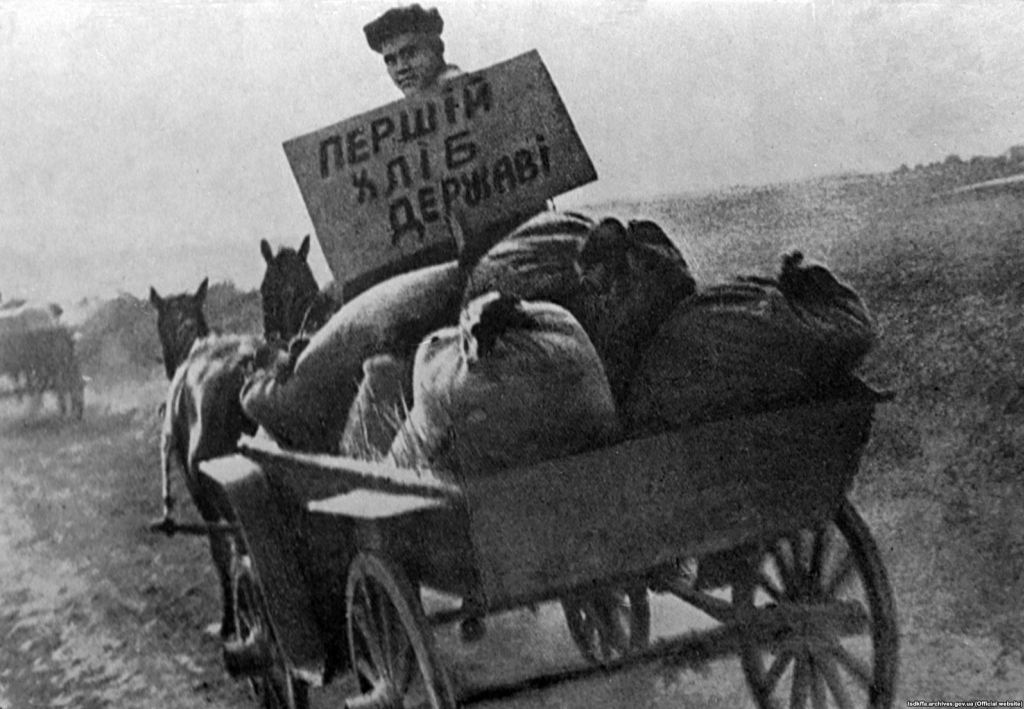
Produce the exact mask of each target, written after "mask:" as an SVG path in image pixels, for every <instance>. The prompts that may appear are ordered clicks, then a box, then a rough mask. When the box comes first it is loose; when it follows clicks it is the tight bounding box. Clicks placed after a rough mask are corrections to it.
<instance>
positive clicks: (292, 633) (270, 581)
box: [200, 455, 326, 683]
mask: <svg viewBox="0 0 1024 709" xmlns="http://www.w3.org/2000/svg"><path fill="white" fill-rule="evenodd" d="M200 470H201V472H202V474H203V475H206V476H207V477H208V478H210V479H211V480H212V481H213V482H214V483H216V484H217V485H218V486H219V487H220V488H221V490H222V491H223V493H224V494H225V496H226V498H227V499H228V500H229V501H230V503H231V507H232V509H233V510H234V513H235V516H236V518H237V520H238V522H239V523H240V524H241V536H242V540H243V543H244V544H245V548H246V549H247V550H248V552H249V556H250V559H251V560H252V565H253V569H254V570H255V572H256V577H257V578H258V579H259V581H260V584H261V586H262V589H263V596H264V599H265V601H266V604H267V610H268V613H269V615H270V618H269V619H268V620H269V622H270V623H271V626H272V627H273V630H274V634H275V636H276V637H277V639H278V642H279V643H280V646H281V650H282V652H283V653H284V655H285V657H286V658H287V660H288V664H289V665H290V666H291V667H292V668H294V669H295V670H296V671H297V672H298V673H299V674H300V675H301V676H302V677H303V678H305V679H306V680H307V681H310V682H313V683H319V682H320V680H321V678H322V677H323V673H324V669H325V654H326V650H325V641H324V637H323V635H322V634H321V632H320V628H319V626H318V624H317V621H316V616H315V613H314V608H313V601H312V598H311V596H310V593H309V587H308V585H307V583H306V582H305V575H304V573H303V571H304V570H303V568H302V564H301V562H300V556H299V555H298V554H297V553H296V552H297V549H296V545H295V543H294V540H293V539H292V538H291V530H292V529H293V527H292V525H291V524H290V521H289V520H288V519H286V518H285V517H284V516H283V515H282V510H281V509H280V508H279V506H278V504H277V500H276V496H275V495H273V494H272V491H271V489H270V487H269V485H268V484H267V480H266V478H265V476H264V475H263V474H262V471H261V470H260V467H259V465H258V464H256V463H254V462H253V461H250V460H247V459H246V458H245V457H243V456H241V455H232V456H225V457H223V458H217V459H214V460H211V461H207V462H204V463H201V464H200Z"/></svg>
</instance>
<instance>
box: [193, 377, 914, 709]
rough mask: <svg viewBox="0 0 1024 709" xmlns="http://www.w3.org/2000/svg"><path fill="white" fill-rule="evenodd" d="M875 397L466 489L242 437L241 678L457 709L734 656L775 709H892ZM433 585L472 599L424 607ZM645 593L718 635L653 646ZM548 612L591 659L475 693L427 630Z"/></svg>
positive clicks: (281, 700) (224, 467)
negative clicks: (637, 669)
mask: <svg viewBox="0 0 1024 709" xmlns="http://www.w3.org/2000/svg"><path fill="white" fill-rule="evenodd" d="M881 399H882V397H880V395H879V394H877V393H876V392H874V391H873V390H871V389H870V388H868V387H867V386H865V385H863V384H861V383H860V382H856V385H855V386H852V387H850V388H849V389H848V390H846V391H844V392H843V393H842V394H841V395H837V396H835V397H831V398H829V399H827V400H818V401H805V402H801V403H798V404H794V405H792V406H788V407H783V408H776V409H774V410H770V411H765V412H762V413H757V414H752V415H745V416H742V417H736V418H731V419H724V420H719V421H713V422H708V423H705V424H702V425H700V426H696V427H694V428H691V429H689V430H684V431H679V432H672V433H666V434H662V435H657V436H652V437H647V438H643V439H637V440H631V441H626V442H623V443H621V444H618V445H615V446H611V447H607V448H603V449H600V450H595V451H592V452H589V453H585V454H581V455H575V456H572V457H567V458H562V459H558V460H553V461H549V462H545V463H541V464H539V465H533V466H530V467H528V468H521V469H515V470H506V471H502V472H501V473H496V474H494V475H486V474H482V475H474V476H469V477H467V478H466V479H465V480H463V481H460V482H459V484H457V485H454V484H450V483H448V482H444V481H441V480H438V479H435V478H433V477H431V476H430V475H429V474H427V473H423V474H420V473H417V472H416V471H411V470H399V469H389V468H387V467H385V466H381V465H377V464H372V463H366V462H361V461H355V460H349V459H344V458H338V457H330V456H324V455H313V454H302V453H294V452H287V451H283V450H281V449H279V448H277V446H275V445H274V444H272V443H270V442H268V441H264V440H261V439H257V438H252V439H245V440H244V441H243V444H242V446H241V451H242V452H241V453H240V454H239V455H234V456H230V457H225V458H220V459H217V460H213V461H210V462H208V463H206V464H204V465H203V471H204V474H205V475H206V476H208V477H209V478H210V479H211V480H212V481H214V482H215V483H216V485H217V486H218V489H219V491H220V492H222V493H223V496H224V502H225V504H229V505H230V506H231V513H232V514H233V515H234V517H235V526H234V529H235V530H236V542H237V543H236V545H235V546H236V549H237V554H236V558H235V562H236V563H235V564H234V567H235V568H234V583H235V592H236V600H237V603H236V608H237V611H236V612H237V620H238V629H239V634H240V636H241V638H242V640H243V642H242V643H241V646H243V650H242V651H240V653H239V655H238V656H239V657H242V658H243V660H245V661H243V662H242V663H241V665H242V666H241V667H236V668H235V669H237V670H240V671H241V672H243V673H245V674H247V675H248V677H249V680H250V681H251V682H252V683H253V686H254V687H255V688H256V689H257V694H258V696H259V698H260V701H261V702H262V704H263V705H264V706H267V707H275V706H282V707H302V706H305V705H307V703H308V687H309V686H310V685H314V686H316V685H319V684H323V683H325V682H328V681H331V679H332V677H334V676H337V675H338V674H339V673H340V672H342V671H347V670H352V671H354V673H355V678H356V679H357V681H358V686H359V689H360V690H361V692H362V694H361V695H358V696H354V697H352V698H351V699H349V700H348V704H347V705H348V706H350V707H381V708H383V707H407V706H429V707H453V706H456V705H466V704H471V703H473V702H475V701H481V700H485V699H494V698H496V697H500V696H504V695H508V694H512V693H516V692H518V691H521V690H523V689H524V688H538V687H543V686H546V685H548V684H552V683H556V682H559V681H563V680H566V679H573V678H580V677H584V676H586V675H588V674H592V673H600V672H607V671H609V670H611V669H616V668H624V667H628V666H633V665H636V664H640V663H645V662H651V661H655V660H659V659H661V660H675V661H683V662H685V661H686V660H687V658H692V659H693V660H699V659H708V658H709V657H715V656H720V655H725V654H738V655H739V656H740V658H741V660H742V667H743V671H744V674H745V676H746V680H747V683H748V685H749V687H750V690H751V692H752V694H753V696H754V699H755V701H756V703H757V704H758V706H760V707H774V706H782V705H783V704H787V705H789V706H813V707H815V709H817V708H818V707H826V706H837V707H840V708H841V709H846V708H847V707H889V706H892V704H893V697H894V685H895V681H896V666H897V654H898V653H897V645H898V631H897V626H896V617H895V608H894V603H893V598H892V592H891V589H890V586H889V582H888V580H887V576H886V572H885V569H884V566H883V564H882V561H881V558H880V556H879V553H878V550H877V548H876V545H875V542H874V541H873V540H872V538H871V535H870V533H869V531H868V529H867V527H866V526H865V524H864V522H863V520H862V519H861V517H860V515H859V514H858V513H857V512H856V510H854V508H853V506H852V505H851V504H850V502H849V501H848V500H847V493H848V491H849V490H850V487H851V484H852V482H853V479H854V476H855V474H856V471H857V469H858V465H859V461H860V457H861V454H862V451H863V448H864V446H865V444H866V442H867V440H868V436H869V432H870V428H871V422H872V418H873V413H874V409H875V406H876V404H877V403H878V402H879V401H880V400H881ZM691 558H697V559H699V567H698V568H699V573H698V574H697V575H696V578H693V577H692V575H687V574H686V573H684V571H683V568H684V566H685V564H684V563H683V561H684V560H687V559H691ZM422 589H436V590H438V591H440V592H442V593H444V594H449V595H451V596H454V597H457V598H458V599H459V600H460V601H461V603H460V604H459V605H458V606H457V607H450V608H444V609H442V610H439V611H436V612H432V613H430V614H427V613H426V612H425V610H424V604H423V602H422V597H421V590H422ZM725 589H730V592H729V593H728V595H727V594H726V593H725V592H724V591H725ZM650 593H657V594H672V595H674V596H676V597H678V598H679V599H681V600H682V601H684V602H685V603H687V604H690V605H691V606H693V607H695V608H697V609H699V610H701V611H703V612H704V613H706V614H708V615H709V616H711V617H712V618H714V619H715V620H717V621H719V623H720V624H719V625H717V626H715V627H714V628H712V629H711V630H708V631H703V632H695V631H694V632H689V633H686V634H684V635H682V636H679V637H675V638H669V639H659V640H657V641H654V642H651V641H650V607H649V601H648V596H649V594H650ZM726 599H728V600H726ZM544 601H559V602H560V603H561V604H562V606H563V609H564V611H565V617H566V621H567V624H568V627H569V630H570V634H571V636H572V638H573V640H574V641H575V643H576V644H577V646H578V647H579V649H580V651H581V652H582V654H583V656H584V657H585V658H586V659H587V663H586V664H585V665H581V664H578V665H577V666H575V667H574V668H572V669H564V668H562V669H560V670H559V671H557V672H553V673H550V674H547V675H543V676H540V677H532V678H529V679H524V680H522V681H516V682H509V683H507V684H503V685H501V686H497V687H495V686H489V687H476V686H470V685H469V684H468V683H465V682H462V681H460V679H459V677H458V676H457V674H456V673H457V668H452V669H451V670H450V669H449V668H447V667H445V666H444V665H443V664H442V663H441V662H440V661H439V654H438V651H437V648H436V646H435V642H434V638H433V632H432V627H434V626H437V625H439V624H444V623H455V622H460V621H461V622H463V630H464V634H473V632H474V631H475V630H479V628H480V622H481V619H482V618H484V617H485V616H486V615H487V614H489V613H494V612H498V611H503V610H508V609H512V608H515V607H520V606H527V605H532V604H536V603H540V602H544ZM237 662H238V659H237V657H236V663H237Z"/></svg>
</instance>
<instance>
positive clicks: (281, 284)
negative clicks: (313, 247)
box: [260, 234, 321, 342]
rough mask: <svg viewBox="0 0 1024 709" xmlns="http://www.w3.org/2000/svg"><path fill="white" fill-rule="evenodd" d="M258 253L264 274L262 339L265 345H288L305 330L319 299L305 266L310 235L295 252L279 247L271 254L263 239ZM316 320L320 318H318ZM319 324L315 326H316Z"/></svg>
mask: <svg viewBox="0 0 1024 709" xmlns="http://www.w3.org/2000/svg"><path fill="white" fill-rule="evenodd" d="M260 252H261V253H262V254H263V260H264V261H266V262H267V270H266V272H265V273H264V274H263V282H262V283H260V298H261V299H262V301H263V335H264V337H266V339H267V340H268V341H273V340H277V341H284V342H288V341H290V340H291V339H292V338H293V337H295V335H297V334H299V333H300V332H302V331H303V330H304V329H308V326H309V325H311V324H312V323H309V322H307V320H308V319H309V317H310V310H311V308H313V307H314V306H315V305H316V304H317V302H318V301H319V299H320V289H319V287H318V286H317V284H316V279H315V278H314V277H313V270H312V269H311V268H310V267H309V264H308V263H307V262H306V257H307V256H309V235H308V234H307V235H306V238H304V239H303V240H302V244H301V245H300V246H299V248H298V249H293V248H291V247H290V246H282V247H281V248H279V249H278V250H277V253H276V254H274V253H273V251H272V250H271V248H270V244H269V243H267V240H266V239H263V240H261V241H260ZM318 319H319V318H318ZM320 324H321V323H319V322H317V323H315V325H316V326H319V325H320Z"/></svg>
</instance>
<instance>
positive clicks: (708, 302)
mask: <svg viewBox="0 0 1024 709" xmlns="http://www.w3.org/2000/svg"><path fill="white" fill-rule="evenodd" d="M874 340H875V329H874V323H873V320H872V318H871V315H870V314H869V312H868V310H867V307H866V306H865V305H864V303H863V301H862V300H861V299H860V297H859V296H858V295H857V294H856V293H855V292H854V291H853V290H852V289H850V288H849V287H847V286H845V285H843V284H841V283H839V281H837V280H836V279H835V277H834V276H833V275H832V274H831V273H830V272H829V271H828V269H826V268H825V267H823V266H819V265H811V266H804V265H803V264H802V256H801V255H800V254H799V253H796V254H793V255H791V256H787V257H786V259H785V261H784V265H783V270H782V273H781V275H780V276H779V278H778V279H776V280H769V279H757V278H753V279H743V280H738V281H736V282H734V283H730V284H727V285H720V286H715V287H711V288H708V289H706V290H704V291H702V292H701V293H700V294H698V295H695V296H692V297H690V298H688V299H687V300H685V301H683V302H682V303H681V304H680V305H679V306H678V307H677V308H676V310H675V312H674V313H672V315H671V316H670V317H669V318H668V320H667V321H666V322H665V324H664V325H663V326H662V327H661V329H660V330H659V331H658V333H657V334H656V335H655V336H654V338H652V340H651V342H650V344H649V346H648V347H647V350H646V351H645V352H644V354H643V357H642V360H641V363H640V366H639V368H638V370H637V373H636V376H635V378H634V380H633V382H632V384H631V387H630V391H629V395H628V397H627V398H626V401H625V404H624V405H623V409H622V411H623V418H624V421H625V425H626V427H627V430H628V433H629V435H644V434H650V433H656V432H660V431H665V430H671V429H678V428H681V427H685V426H687V425H691V424H694V423H698V422H700V421H705V420H710V419H714V418H721V417H724V416H730V415H735V414H743V413H749V412H753V411H758V410H763V409H765V408H769V407H772V406H776V405H780V404H783V403H786V402H793V401H799V400H805V399H811V398H816V397H821V396H825V395H827V394H828V392H829V391H831V390H833V389H834V388H837V387H839V386H841V385H842V384H844V383H846V382H847V381H848V377H849V375H850V373H851V372H852V371H853V370H854V369H855V368H856V367H857V366H858V365H859V364H860V362H861V360H862V359H863V358H864V356H865V355H866V354H867V352H868V351H869V350H870V348H871V346H872V344H873V343H874Z"/></svg>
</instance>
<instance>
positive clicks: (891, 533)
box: [0, 381, 1024, 709]
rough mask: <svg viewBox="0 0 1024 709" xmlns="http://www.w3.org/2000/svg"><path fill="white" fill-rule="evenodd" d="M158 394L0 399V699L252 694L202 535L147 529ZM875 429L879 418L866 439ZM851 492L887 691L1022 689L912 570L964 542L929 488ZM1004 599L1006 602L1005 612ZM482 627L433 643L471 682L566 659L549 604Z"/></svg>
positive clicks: (84, 704)
mask: <svg viewBox="0 0 1024 709" xmlns="http://www.w3.org/2000/svg"><path fill="white" fill-rule="evenodd" d="M161 389H162V382H159V381H155V382H153V383H149V384H139V385H137V386H135V385H133V386H131V387H123V388H122V389H120V390H118V389H111V390H110V391H108V392H106V393H105V394H97V393H96V392H93V393H92V399H91V403H90V405H89V408H88V410H87V412H86V418H85V420H84V421H83V422H81V423H65V422H62V421H60V420H59V419H58V418H56V416H55V415H54V413H53V411H52V410H50V409H49V408H47V409H44V410H43V411H42V412H40V413H38V414H36V415H34V416H26V415H25V414H24V412H23V411H21V410H20V409H18V408H17V407H15V406H14V405H13V404H10V405H6V404H5V406H4V407H3V409H2V410H0V461H2V481H0V482H2V484H0V559H2V560H3V570H2V573H0V600H2V606H0V608H2V611H0V707H2V708H3V709H32V708H35V707H40V708H42V707H73V708H76V709H78V708H81V709H93V708H99V707H162V708H164V709H185V708H186V707H196V706H206V707H215V708H218V709H236V708H240V707H249V706H252V704H251V701H250V698H249V696H248V694H247V690H246V687H245V686H244V685H242V684H240V683H236V682H234V681H232V680H230V679H229V678H228V677H227V676H226V675H225V673H224V672H223V669H222V664H221V659H220V656H219V645H218V643H217V642H215V641H214V640H213V639H212V638H209V637H206V636H204V635H203V633H202V628H203V627H204V626H206V625H207V624H209V623H212V622H213V621H215V620H217V618H216V613H217V609H218V602H217V597H216V585H215V580H214V576H213V573H212V570H211V568H210V564H209V560H208V552H207V549H206V546H205V543H204V542H202V541H200V540H197V539H194V538H181V537H178V538H173V539H166V538H163V537H157V536H154V535H152V534H151V533H148V532H146V531H145V530H144V526H145V522H146V521H147V520H148V519H150V518H151V517H153V516H155V514H157V512H158V474H157V472H158V459H157V450H158V446H157V424H156V412H155V409H156V403H157V402H158V401H159V395H160V391H161ZM890 424H891V422H887V421H886V420H883V421H882V422H881V423H880V426H881V430H882V433H881V434H880V437H881V438H883V439H884V438H885V436H886V434H885V431H886V430H887V428H886V427H887V426H889V425H890ZM940 453H941V452H940V451H939V452H937V454H940ZM857 496H858V498H859V499H858V502H859V504H860V505H861V508H862V509H863V510H864V511H865V516H866V517H867V518H868V521H869V523H870V524H871V526H872V528H873V529H874V531H875V534H876V536H877V537H878V538H879V540H880V542H881V545H882V547H883V554H884V555H885V556H886V557H887V562H888V563H889V564H890V568H891V571H892V576H893V581H894V584H895V586H896V591H897V603H898V604H899V606H900V615H901V627H902V629H903V665H902V670H901V690H900V695H899V701H898V704H899V705H903V703H904V702H905V701H906V700H909V699H927V698H929V697H930V698H933V699H944V698H991V699H995V700H999V699H1018V698H1021V695H1022V694H1024V669H1022V665H1021V662H1020V655H1019V654H1016V653H1015V652H1014V651H1013V650H1012V646H1011V645H1010V644H1008V643H1007V642H1006V638H1003V637H1000V636H999V635H998V634H997V633H994V632H992V631H991V628H992V627H994V626H993V625H992V624H981V625H979V624H978V623H973V624H971V623H968V622H966V619H961V618H960V617H958V616H957V612H962V610H963V609H962V607H961V606H958V605H957V604H956V598H955V597H951V596H950V595H949V594H948V593H947V594H945V595H944V594H943V589H942V586H941V584H936V583H932V582H930V581H928V580H927V579H929V577H930V576H931V577H935V578H940V576H941V575H940V574H939V573H938V572H937V571H936V569H937V568H938V567H939V566H948V565H949V564H950V563H954V564H955V563H956V560H955V557H954V555H955V554H959V553H961V552H962V551H963V550H958V549H957V548H955V545H950V546H946V547H942V546H941V545H937V544H936V543H935V540H936V534H938V525H937V524H936V523H935V521H934V519H933V518H932V517H930V516H929V514H930V513H929V510H928V509H927V508H922V505H925V504H927V501H926V499H925V498H924V497H921V498H920V499H917V498H913V497H908V498H906V499H903V500H902V501H901V502H900V505H899V506H898V507H897V506H896V505H890V504H883V503H881V502H878V501H877V500H878V499H879V496H878V495H877V491H874V490H872V489H871V487H870V486H868V487H867V488H865V489H863V490H861V491H858V493H857ZM950 591H951V592H955V591H956V589H955V588H953V589H950ZM1017 607H1018V606H1014V605H1010V606H1008V608H1009V609H1010V611H1011V612H1012V610H1013V609H1014V608H1017ZM981 610H982V611H985V612H987V608H986V607H981ZM961 621H963V622H961ZM700 622H701V620H700V618H699V617H697V616H696V615H687V614H686V613H684V612H682V611H680V610H679V606H678V605H674V604H669V603H667V602H662V601H660V600H659V601H656V602H655V608H654V626H655V631H656V632H662V633H664V632H672V631H678V630H681V629H685V628H686V627H689V626H691V625H693V624H696V623H700ZM1016 622H1018V623H1019V619H1018V620H1017V621H1016ZM1015 627H1016V626H1015ZM490 629H491V630H490V633H489V634H488V636H487V638H486V639H485V640H484V641H482V642H481V643H480V644H478V645H472V646H464V645H462V644H460V643H459V641H458V640H457V639H455V638H454V637H453V636H452V634H451V633H446V634H443V635H442V637H441V646H442V653H443V654H444V655H445V656H446V657H447V658H448V659H449V660H450V661H451V662H452V664H453V665H454V666H456V667H458V668H459V670H458V671H459V672H460V673H462V674H464V675H470V676H473V677H474V678H476V679H488V678H489V679H499V678H501V677H502V676H505V677H508V676H510V675H514V674H518V673H521V672H523V671H528V670H529V669H531V668H535V667H537V666H539V665H545V666H546V665H547V664H548V663H559V662H564V661H566V660H567V659H571V658H574V657H575V656H576V655H575V650H574V648H573V647H572V645H571V642H570V640H569V638H568V635H567V633H566V632H565V629H564V621H563V619H562V616H561V615H560V612H559V609H558V608H557V607H554V606H542V607H541V608H540V609H539V611H538V612H537V613H535V614H534V613H530V612H528V611H524V612H518V613H512V614H507V615H504V616H499V617H497V618H494V619H492V620H491V621H490ZM1008 648H1010V649H1008ZM341 694H342V692H341V691H340V689H336V690H335V691H322V690H315V691H314V692H313V699H314V706H316V707H326V706H340V704H336V703H334V702H338V701H339V700H340V696H341ZM495 706H497V705H495ZM501 706H503V707H506V708H507V709H526V708H528V707H530V708H537V707H576V708H581V709H582V708H583V707H650V708H652V709H654V708H658V709H661V708H663V707H664V708H667V707H692V708H693V709H697V708H699V707H723V708H724V707H730V708H731V707H751V706H753V705H752V703H751V701H750V699H749V698H748V696H747V690H746V687H745V686H744V683H743V675H742V672H741V670H740V668H739V665H738V662H736V661H734V660H726V661H719V662H715V663H712V664H710V665H708V666H706V667H703V668H697V669H689V668H687V669H679V668H668V669H664V668H655V669H649V670H646V669H645V670H640V671H635V672H631V673H627V674H621V675H616V676H614V677H611V678H607V679H605V678H602V679H599V680H594V681H589V682H584V683H577V684H572V685H567V686H564V687H562V688H559V689H556V690H553V691H549V692H545V693H543V694H530V695H524V696H521V697H518V698H516V699H515V700H513V701H510V702H506V703H503V704H501Z"/></svg>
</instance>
